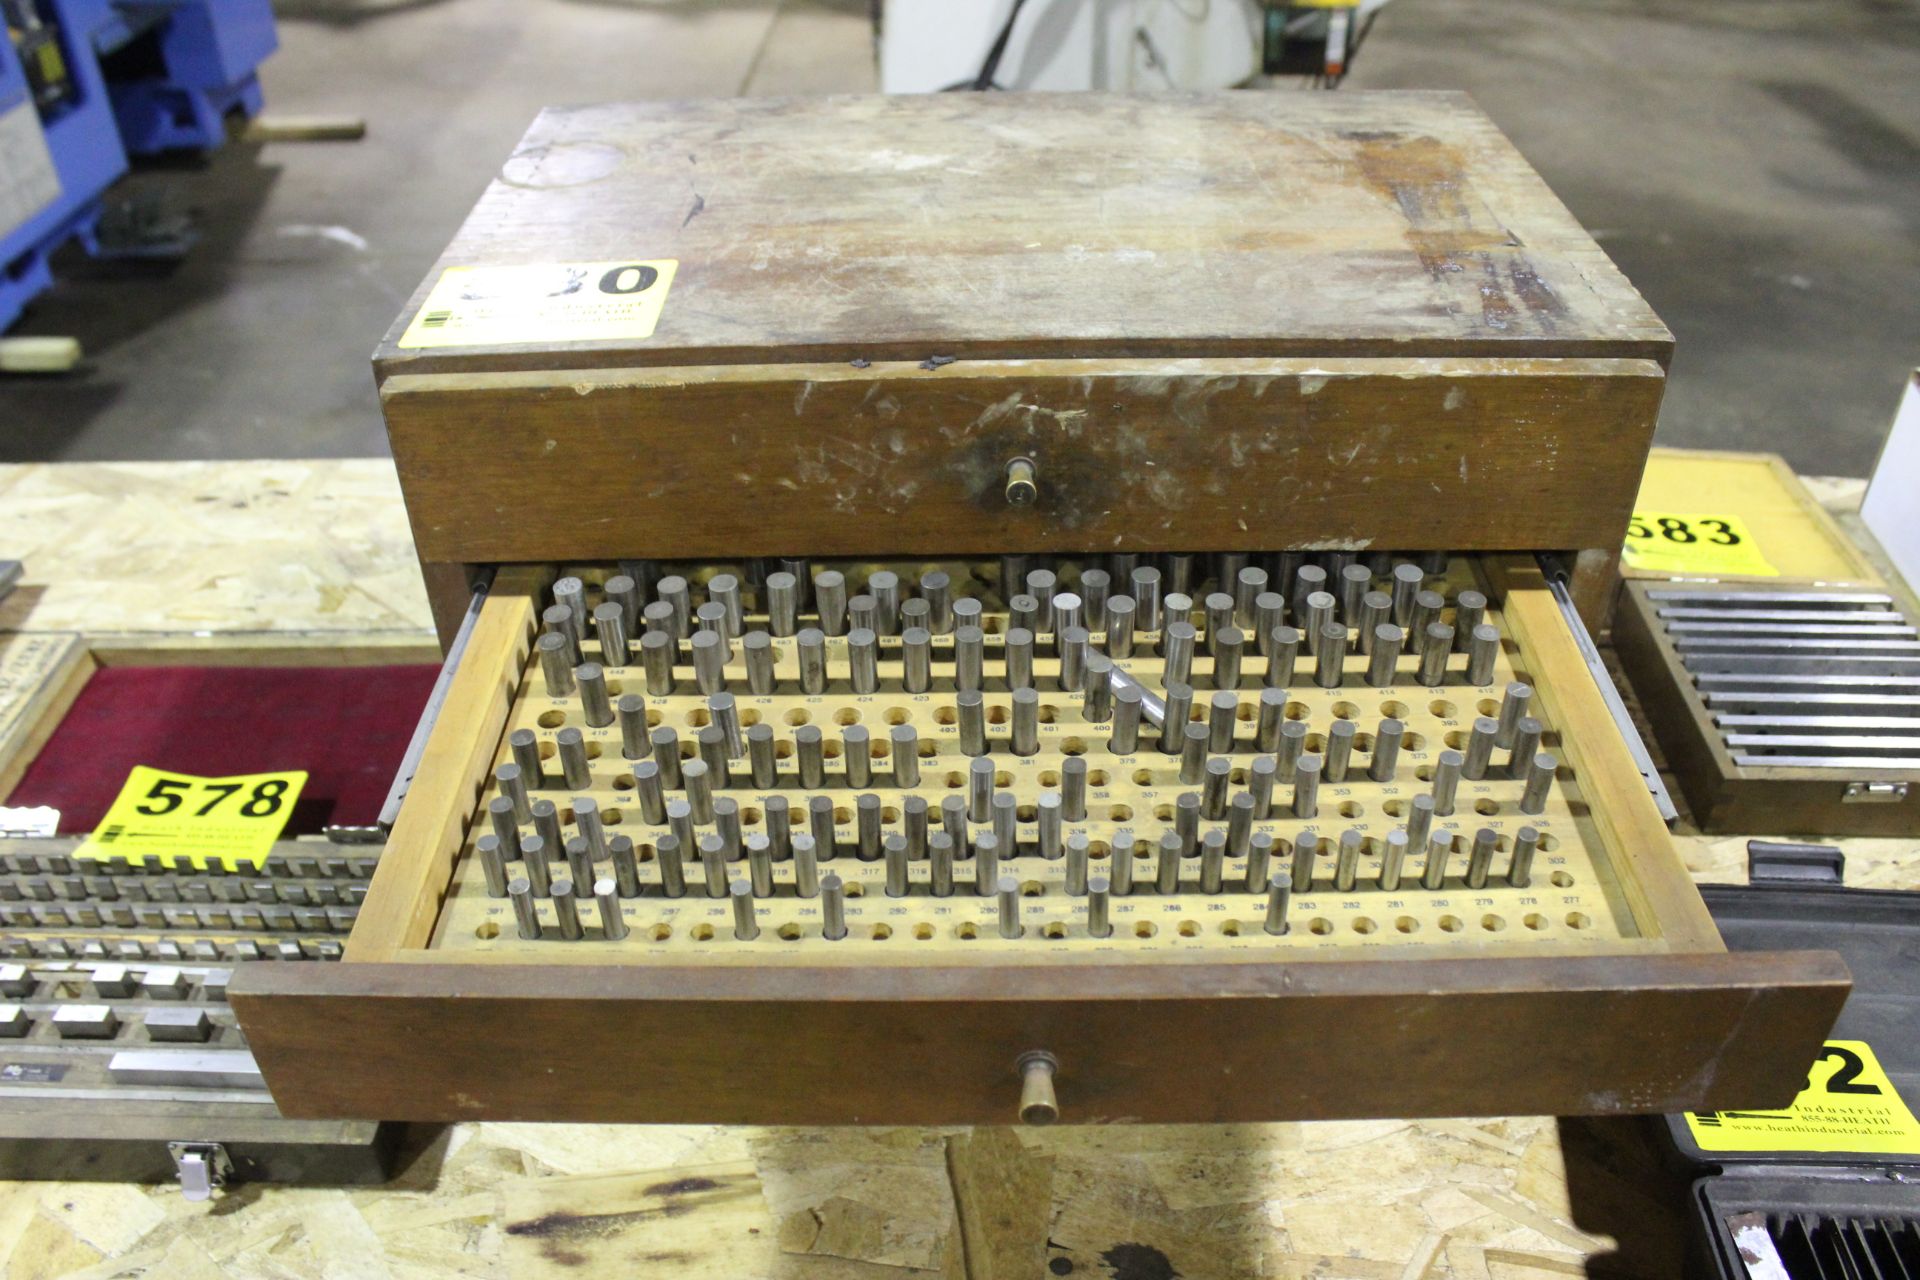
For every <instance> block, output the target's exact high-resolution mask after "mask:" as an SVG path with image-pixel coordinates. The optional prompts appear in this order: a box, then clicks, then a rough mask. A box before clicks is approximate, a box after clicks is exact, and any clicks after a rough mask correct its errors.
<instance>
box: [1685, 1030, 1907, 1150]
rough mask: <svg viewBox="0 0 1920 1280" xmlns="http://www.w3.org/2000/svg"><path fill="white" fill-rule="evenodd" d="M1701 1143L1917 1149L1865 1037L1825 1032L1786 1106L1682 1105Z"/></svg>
mask: <svg viewBox="0 0 1920 1280" xmlns="http://www.w3.org/2000/svg"><path fill="white" fill-rule="evenodd" d="M1686 1114H1687V1128H1688V1129H1689V1130H1690V1131H1691V1132H1692V1133H1693V1140H1694V1141H1695V1142H1697V1143H1698V1144H1700V1149H1701V1150H1702V1151H1846V1152H1853V1151H1866V1152H1873V1153H1876V1154H1879V1155H1901V1156H1910V1155H1920V1121H1916V1120H1915V1119H1914V1118H1913V1112H1912V1111H1911V1110H1909V1109H1908V1107H1907V1104H1906V1103H1905V1102H1903V1101H1902V1100H1901V1098H1900V1095H1899V1094H1898V1093H1897V1092H1895V1091H1894V1087H1893V1082H1892V1081H1891V1080H1889V1079H1887V1073H1886V1071H1885V1069H1884V1068H1882V1067H1881V1065H1880V1061H1879V1059H1877V1058H1875V1057H1874V1056H1873V1050H1872V1049H1871V1048H1869V1047H1868V1046H1867V1042H1866V1041H1864V1040H1829V1041H1827V1045H1826V1048H1825V1049H1823V1050H1821V1053H1820V1056H1819V1057H1818V1058H1815V1059H1814V1061H1813V1069H1812V1070H1811V1071H1809V1072H1808V1073H1807V1087H1806V1088H1804V1089H1802V1090H1801V1091H1800V1096H1799V1097H1797V1098H1795V1099H1794V1100H1793V1105H1792V1106H1790V1107H1788V1108H1787V1109H1786V1110H1784V1111H1702V1112H1699V1113H1698V1114H1696V1113H1694V1112H1691V1111H1689V1112H1687V1113H1686Z"/></svg>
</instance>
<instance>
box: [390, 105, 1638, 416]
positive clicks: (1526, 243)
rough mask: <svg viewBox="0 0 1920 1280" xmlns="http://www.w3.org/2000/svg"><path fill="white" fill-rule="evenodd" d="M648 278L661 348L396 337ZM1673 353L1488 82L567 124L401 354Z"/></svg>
mask: <svg viewBox="0 0 1920 1280" xmlns="http://www.w3.org/2000/svg"><path fill="white" fill-rule="evenodd" d="M649 259H674V260H676V261H677V262H678V264H679V265H678V268H677V272H676V274H675V276H674V278H673V279H672V282H671V285H670V289H669V292H668V294H667V296H666V300H665V304H664V310H663V311H662V313H661V315H660V318H659V323H658V327H657V329H656V330H655V332H654V333H653V334H652V335H651V336H650V337H646V338H625V339H610V340H595V341H548V340H541V341H531V342H523V343H517V344H512V345H495V346H469V347H437V348H426V349H409V348H402V347H401V346H400V345H399V340H400V338H401V337H402V335H403V334H404V332H405V330H406V328H407V325H408V322H409V321H410V320H411V319H412V318H413V316H414V314H415V312H416V311H418V310H419V309H420V307H421V304H422V303H423V302H424V300H425V299H426V296H427V293H428V290H429V289H430V287H431V286H432V284H433V283H434V282H435V281H437V280H438V279H439V278H440V275H441V272H442V270H443V269H445V268H447V267H453V266H471V265H510V264H529V263H560V262H606V261H630V260H649ZM1671 346H1672V338H1671V335H1669V334H1668V332H1667V330H1666V328H1665V327H1664V326H1663V325H1662V324H1661V323H1660V320H1659V318H1658V317H1657V316H1655V315H1654V314H1653V312H1652V311H1651V310H1650V309H1649V308H1648V306H1647V305H1646V303H1645V302H1644V301H1642V299H1641V298H1640V296H1639V295H1638V294H1637V293H1636V292H1635V291H1634V289H1633V287H1632V286H1631V285H1630V284H1629V283H1628V282H1627V280H1626V278H1625V277H1624V276H1622V275H1621V274H1620V272H1619V271H1618V270H1617V269H1616V268H1615V267H1614V266H1613V264H1612V263H1611V262H1610V261H1608V259H1607V257H1606V255H1605V254H1604V253H1603V252H1602V251H1601V250H1600V248H1599V246H1598V245H1596V244H1595V243H1594V241H1593V239H1592V237H1590V236H1589V235H1587V233H1586V232H1585V231H1583V230H1582V229H1581V227H1580V226H1579V224H1578V223H1577V222H1575V221H1574V219H1573V218H1572V216H1571V215H1570V214H1569V213H1568V212H1567V210H1566V209H1565V207H1564V206H1562V205H1561V203H1560V202H1559V200H1558V199H1556V198H1555V197H1554V195H1553V193H1552V192H1551V191H1550V190H1548V188H1547V186H1546V184H1545V183H1544V182H1543V181H1541V179H1540V177H1539V175H1538V174H1536V173H1535V172H1534V171H1533V169H1532V168H1531V167H1530V166H1529V165H1528V164H1527V162H1526V161H1525V159H1523V158H1522V157H1521V155H1520V153H1519V152H1518V151H1517V150H1515V149H1514V147H1513V145H1512V144H1511V143H1510V142H1508V140H1507V139H1506V137H1505V136H1504V135H1503V134H1502V133H1501V132H1500V130H1499V129H1498V128H1496V127H1495V126H1494V124H1493V123H1492V122H1491V121H1490V120H1488V119H1487V117H1486V116H1485V115H1484V114H1483V113H1482V112H1481V111H1480V110H1479V109H1478V108H1477V107H1476V106H1475V105H1474V104H1473V103H1472V101H1471V100H1469V99H1468V98H1467V97H1466V96H1465V95H1464V94H1458V93H1425V92H1422V93H1337V94H1310V93H1297V94H1294V93H1226V94H1215V95H1204V96H1184V95H1181V96H1174V95H1166V96H1161V95H1153V96H1120V95H1110V94H1091V93H1089V94H1012V93H977V94H937V95H928V96H915V97H832V98H816V99H716V100H711V101H702V102H651V103H613V104H608V105H604V106H591V107H579V108H551V109H548V110H546V111H544V112H543V113H541V115H540V117H539V118H538V119H537V120H536V121H535V122H534V124H533V127H532V128H531V129H530V130H529V131H528V133H527V135H526V137H525V138H524V139H523V140H522V141H521V143H520V145H519V147H518V148H516V150H515V151H514V153H513V155H512V156H511V157H510V158H509V159H508V160H507V162H506V163H505V165H503V166H502V168H501V171H500V175H499V176H498V177H497V178H496V179H495V180H494V182H493V184H492V185H491V186H490V187H489V188H488V189H487V192H486V194H485V195H484V196H482V197H481V199H480V202H479V204H478V206H477V207H476V208H475V209H474V211H473V213H472V215H471V216H470V217H469V218H468V219H467V222H466V224H465V225H464V226H463V227H462V228H461V229H460V232H459V234H458V235H457V236H456V237H455V238H454V241H453V243H452V244H451V245H450V246H448V248H447V251H446V253H445V254H444V255H442V257H441V259H440V261H439V263H437V264H436V265H435V267H434V269H433V271H432V272H431V273H430V274H429V276H428V278H427V280H425V281H423V282H422V284H421V286H420V288H419V289H418V290H416V292H415V294H414V296H413V298H412V299H411V300H410V301H409V303H408V305H407V308H406V310H405V312H404V313H403V314H402V315H401V316H400V317H399V318H398V319H397V320H396V321H395V323H394V325H393V327H392V328H391V329H390V330H389V331H388V333H387V336H386V339H385V341H383V343H382V344H381V346H380V348H379V350H378V351H377V353H376V355H375V366H376V369H377V371H378V373H379V375H380V376H381V377H382V378H384V377H386V376H387V375H390V374H393V373H398V372H416V373H428V372H454V371H480V370H540V369H553V368H588V367H618V366H625V365H656V366H692V365H714V364H735V363H768V362H790V361H843V360H856V359H866V360H871V361H876V362H878V361H888V360H913V361H918V360H922V359H926V358H928V357H956V358H980V359H986V358H994V359H1018V358H1026V357H1072V358H1091V357H1108V358H1111V357H1135V356H1138V357H1153V356H1159V357H1164V356H1236V355H1237V356H1315V357H1318V356H1386V355H1394V356H1423V355H1448V356H1488V355H1493V356H1505V355H1513V356H1603V357H1614V358H1647V359H1653V360H1658V361H1661V362H1663V363H1664V362H1665V360H1666V358H1667V356H1668V353H1669V352H1670V349H1671Z"/></svg>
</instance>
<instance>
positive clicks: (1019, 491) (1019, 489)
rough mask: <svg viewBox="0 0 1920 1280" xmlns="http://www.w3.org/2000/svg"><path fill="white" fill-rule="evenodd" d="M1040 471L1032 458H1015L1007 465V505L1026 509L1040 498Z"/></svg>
mask: <svg viewBox="0 0 1920 1280" xmlns="http://www.w3.org/2000/svg"><path fill="white" fill-rule="evenodd" d="M1037 476H1038V471H1037V470H1036V468H1035V467H1034V464H1033V459H1032V458H1015V459H1014V460H1013V461H1011V462H1009V463H1007V505H1008V506H1012V507H1026V506H1031V505H1033V500H1034V499H1035V498H1037V497H1039V496H1040V486H1039V483H1038V481H1037V479H1036V477H1037Z"/></svg>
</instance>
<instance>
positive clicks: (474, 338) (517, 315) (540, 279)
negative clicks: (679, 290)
mask: <svg viewBox="0 0 1920 1280" xmlns="http://www.w3.org/2000/svg"><path fill="white" fill-rule="evenodd" d="M679 265H680V264H679V262H678V261H677V260H675V259H673V258H656V259H653V260H652V261H648V262H636V261H628V262H537V263H530V264H527V265H524V266H514V267H448V268H447V269H446V270H445V271H443V272H441V273H440V279H439V281H438V282H437V283H435V285H434V286H433V288H432V290H431V291H429V292H428V294H427V300H426V301H425V302H424V303H422V304H421V305H420V312H419V314H418V315H416V316H414V318H413V322H412V323H411V324H409V325H408V326H407V331H406V333H405V334H403V335H401V338H400V345H401V346H403V347H483V346H496V345H499V344H502V343H510V342H594V341H599V340H602V339H608V338H650V337H652V336H653V329H654V326H655V325H657V324H659V323H660V311H661V309H662V308H664V307H665V306H666V305H667V289H668V288H669V287H670V286H671V285H672V284H673V273H674V269H675V268H676V267H678V266H679Z"/></svg>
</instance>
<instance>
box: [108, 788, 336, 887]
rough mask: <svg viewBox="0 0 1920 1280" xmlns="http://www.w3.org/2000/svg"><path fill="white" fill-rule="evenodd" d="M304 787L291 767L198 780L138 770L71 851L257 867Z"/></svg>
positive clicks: (269, 848) (195, 863)
mask: <svg viewBox="0 0 1920 1280" xmlns="http://www.w3.org/2000/svg"><path fill="white" fill-rule="evenodd" d="M306 781H307V775H306V774H305V773H304V772H302V771H300V770H297V769H296V770H292V771H290V772H286V773H248V774H241V775H239V776H238V777H232V778H200V777H195V776H194V775H193V774H190V773H174V772H172V771H171V770H167V769H152V768H149V767H147V766H146V765H138V766H136V767H135V768H134V770H133V772H132V773H130V774H128V775H127V781H126V785H124V786H122V787H121V788H120V794H119V795H118V796H117V797H115V799H114V802H113V804H112V805H111V806H109V807H108V809H107V812H106V816H105V817H103V818H101V819H100V825H99V826H97V827H95V828H94V829H93V834H92V835H90V836H88V837H87V840H86V843H85V844H83V845H81V846H80V848H79V849H78V850H77V853H78V855H79V856H80V857H83V858H112V857H121V858H130V859H134V860H138V859H140V858H144V857H147V856H148V855H154V856H157V857H160V858H164V859H167V860H168V861H170V862H171V861H172V860H173V859H175V858H185V859H187V861H188V863H189V865H191V866H195V867H207V866H214V865H218V866H223V867H226V868H228V869H229V870H238V869H239V868H240V867H242V866H243V865H248V864H251V865H254V866H258V865H260V864H261V863H263V862H265V860H266V857H267V854H268V853H270V852H271V851H272V850H273V842H274V841H275V840H277V839H279V838H280V832H281V830H282V829H283V828H285V826H286V825H287V819H288V817H290V816H291V815H292V813H293V805H294V801H296V800H298V799H299V798H300V788H301V787H303V786H305V785H306Z"/></svg>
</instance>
